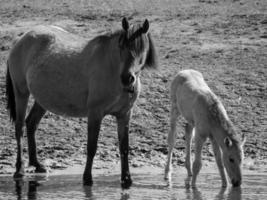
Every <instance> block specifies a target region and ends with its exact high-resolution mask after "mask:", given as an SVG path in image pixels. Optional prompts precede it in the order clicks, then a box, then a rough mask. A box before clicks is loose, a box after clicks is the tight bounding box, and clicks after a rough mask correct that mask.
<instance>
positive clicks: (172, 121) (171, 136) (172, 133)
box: [164, 103, 180, 180]
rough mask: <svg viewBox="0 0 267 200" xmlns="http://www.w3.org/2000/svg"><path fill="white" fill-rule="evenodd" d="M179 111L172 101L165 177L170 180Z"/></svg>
mask: <svg viewBox="0 0 267 200" xmlns="http://www.w3.org/2000/svg"><path fill="white" fill-rule="evenodd" d="M179 115H180V114H179V111H178V109H177V107H176V105H175V104H174V103H172V107H171V116H170V127H171V128H170V132H169V135H168V146H169V149H168V158H167V163H166V167H165V177H164V178H165V179H166V180H170V179H171V168H172V163H171V162H172V153H173V148H174V144H175V140H176V136H177V130H176V128H177V127H176V121H177V117H178V116H179Z"/></svg>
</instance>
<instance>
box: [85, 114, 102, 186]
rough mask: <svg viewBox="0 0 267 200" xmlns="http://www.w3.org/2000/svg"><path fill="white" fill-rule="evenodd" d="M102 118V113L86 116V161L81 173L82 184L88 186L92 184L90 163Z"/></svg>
mask: <svg viewBox="0 0 267 200" xmlns="http://www.w3.org/2000/svg"><path fill="white" fill-rule="evenodd" d="M102 119H103V116H102V115H99V114H97V113H92V112H91V113H90V115H89V117H88V136H87V161H86V166H85V170H84V174H83V183H84V185H89V186H91V185H93V178H92V165H93V160H94V156H95V154H96V149H97V140H98V135H99V131H100V125H101V121H102Z"/></svg>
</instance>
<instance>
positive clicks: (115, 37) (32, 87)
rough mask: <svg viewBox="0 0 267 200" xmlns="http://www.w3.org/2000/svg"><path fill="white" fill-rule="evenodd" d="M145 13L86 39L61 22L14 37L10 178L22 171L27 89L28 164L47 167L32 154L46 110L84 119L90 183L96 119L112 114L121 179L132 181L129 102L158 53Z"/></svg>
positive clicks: (10, 64) (10, 62)
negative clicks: (13, 146) (140, 18)
mask: <svg viewBox="0 0 267 200" xmlns="http://www.w3.org/2000/svg"><path fill="white" fill-rule="evenodd" d="M148 29H149V22H148V20H145V21H144V22H143V23H140V24H139V23H138V24H135V25H132V26H129V23H128V21H127V20H126V18H123V20H122V30H118V31H116V32H114V33H110V34H106V35H101V36H97V37H95V38H94V39H92V40H90V41H88V40H85V39H83V38H80V37H78V36H76V35H73V34H71V33H69V32H67V31H65V30H63V29H62V28H60V27H56V26H39V27H36V28H34V29H33V30H31V31H29V32H27V33H25V34H24V35H23V36H22V37H21V38H20V39H19V40H17V41H16V42H15V44H14V46H13V48H12V50H11V52H10V55H9V57H8V61H7V75H6V94H7V108H8V110H9V111H10V117H11V120H12V121H14V122H15V132H16V140H17V161H16V172H15V174H14V177H16V178H18V177H22V176H23V175H24V164H23V159H22V156H23V155H22V139H23V130H22V128H23V125H24V120H25V115H26V114H25V113H26V108H27V104H28V99H29V95H30V94H32V96H33V97H34V99H35V102H34V105H33V107H32V108H31V110H30V112H29V114H28V116H27V118H26V120H25V122H26V128H27V139H28V147H29V165H32V166H35V168H36V172H46V169H45V167H44V166H43V165H42V164H41V163H40V162H39V161H38V159H37V155H36V142H35V130H36V129H37V126H38V124H39V122H40V120H41V118H42V117H43V116H44V114H45V112H46V110H49V111H51V112H53V113H55V114H58V115H66V116H71V117H87V118H88V139H87V162H86V167H85V171H84V174H83V181H84V184H85V185H92V184H93V181H92V173H91V171H92V163H93V158H94V156H95V153H96V149H97V140H98V135H99V130H100V126H101V121H102V119H103V117H104V116H105V115H107V114H110V115H113V116H115V117H116V119H117V124H118V138H119V149H120V156H121V184H122V187H129V186H130V185H131V183H132V180H131V176H130V172H129V164H128V148H129V147H128V146H129V145H128V131H129V121H130V118H131V112H132V107H133V104H134V102H135V101H136V99H137V97H138V94H139V92H140V80H139V76H140V72H141V71H142V69H144V68H156V66H157V62H156V53H155V48H154V45H153V42H152V38H151V35H150V33H149V32H148Z"/></svg>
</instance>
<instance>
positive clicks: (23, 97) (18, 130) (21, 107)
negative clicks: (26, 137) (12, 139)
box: [14, 91, 29, 178]
mask: <svg viewBox="0 0 267 200" xmlns="http://www.w3.org/2000/svg"><path fill="white" fill-rule="evenodd" d="M28 99H29V93H28V92H26V93H24V94H22V93H20V92H18V91H16V92H15V100H16V120H15V134H16V140H17V161H16V172H15V174H14V178H20V177H22V176H23V175H24V161H23V125H24V120H25V113H26V109H27V104H28Z"/></svg>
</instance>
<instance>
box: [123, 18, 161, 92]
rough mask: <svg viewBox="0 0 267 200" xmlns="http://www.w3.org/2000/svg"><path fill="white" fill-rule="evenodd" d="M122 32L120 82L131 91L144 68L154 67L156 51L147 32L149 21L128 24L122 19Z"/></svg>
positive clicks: (155, 65) (155, 64)
mask: <svg viewBox="0 0 267 200" xmlns="http://www.w3.org/2000/svg"><path fill="white" fill-rule="evenodd" d="M122 28H123V30H122V33H121V35H120V38H119V48H120V60H121V66H122V67H121V75H120V77H121V82H122V84H123V87H124V88H125V89H126V90H127V91H128V92H133V88H134V85H135V82H136V80H137V78H138V76H139V74H140V72H141V71H142V69H144V68H156V67H157V62H156V52H155V48H154V44H153V41H152V39H151V36H150V33H149V22H148V20H147V19H146V20H145V21H144V22H143V23H140V24H134V25H132V26H129V22H128V21H127V19H126V18H123V19H122Z"/></svg>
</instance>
